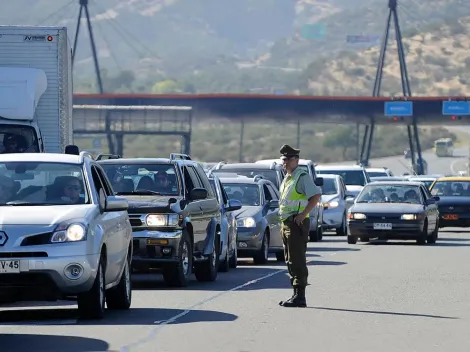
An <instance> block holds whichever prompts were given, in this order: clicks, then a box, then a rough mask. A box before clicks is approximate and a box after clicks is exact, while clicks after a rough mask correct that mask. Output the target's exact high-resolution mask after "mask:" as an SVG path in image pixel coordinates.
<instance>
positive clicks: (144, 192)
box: [116, 189, 161, 196]
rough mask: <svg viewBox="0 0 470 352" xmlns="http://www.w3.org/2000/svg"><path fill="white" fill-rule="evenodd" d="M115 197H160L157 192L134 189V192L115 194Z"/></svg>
mask: <svg viewBox="0 0 470 352" xmlns="http://www.w3.org/2000/svg"><path fill="white" fill-rule="evenodd" d="M116 194H117V195H136V196H145V195H156V196H159V195H161V193H160V192H157V191H150V190H148V189H136V190H135V191H131V192H116Z"/></svg>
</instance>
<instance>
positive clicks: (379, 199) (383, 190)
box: [356, 184, 423, 204]
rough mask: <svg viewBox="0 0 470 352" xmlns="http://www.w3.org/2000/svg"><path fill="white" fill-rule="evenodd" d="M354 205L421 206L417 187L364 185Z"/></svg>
mask: <svg viewBox="0 0 470 352" xmlns="http://www.w3.org/2000/svg"><path fill="white" fill-rule="evenodd" d="M356 203H411V204H422V203H423V201H422V198H421V194H420V190H419V187H418V186H412V185H409V186H408V185H391V184H388V185H387V184H379V185H366V186H365V187H364V189H363V190H362V192H361V193H360V194H359V196H358V197H357V199H356Z"/></svg>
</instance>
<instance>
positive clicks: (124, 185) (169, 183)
mask: <svg viewBox="0 0 470 352" xmlns="http://www.w3.org/2000/svg"><path fill="white" fill-rule="evenodd" d="M100 166H101V167H102V168H103V169H104V171H105V172H106V175H107V176H108V179H109V181H110V182H111V185H112V186H113V189H114V191H115V192H116V193H117V194H122V195H126V194H132V193H134V192H136V191H137V190H141V191H142V190H143V191H148V192H155V193H159V194H162V195H179V193H180V192H179V184H178V177H177V175H176V170H175V167H174V166H173V165H169V164H127V165H123V164H118V163H116V164H108V163H106V164H105V163H102V164H100Z"/></svg>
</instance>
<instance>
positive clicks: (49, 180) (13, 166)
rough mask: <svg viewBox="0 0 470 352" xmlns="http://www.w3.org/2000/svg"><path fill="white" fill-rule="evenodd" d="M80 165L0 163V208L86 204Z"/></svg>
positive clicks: (85, 189) (86, 197)
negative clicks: (4, 206)
mask: <svg viewBox="0 0 470 352" xmlns="http://www.w3.org/2000/svg"><path fill="white" fill-rule="evenodd" d="M83 180H84V178H83V170H82V166H81V165H74V164H65V163H49V162H5V163H0V205H26V206H28V205H65V204H89V203H90V201H89V197H88V192H87V188H86V187H85V184H84V181H83Z"/></svg>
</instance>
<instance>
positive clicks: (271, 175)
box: [214, 167, 280, 187]
mask: <svg viewBox="0 0 470 352" xmlns="http://www.w3.org/2000/svg"><path fill="white" fill-rule="evenodd" d="M218 172H220V173H223V172H231V173H232V172H233V173H236V174H237V175H241V176H246V177H250V178H253V177H255V176H256V175H261V176H263V177H264V178H265V179H267V180H269V181H271V182H272V183H274V184H275V185H276V186H277V187H279V186H280V185H279V183H278V181H277V171H276V170H266V169H232V168H227V167H224V168H223V169H220V170H216V171H214V173H215V174H217V173H218Z"/></svg>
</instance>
